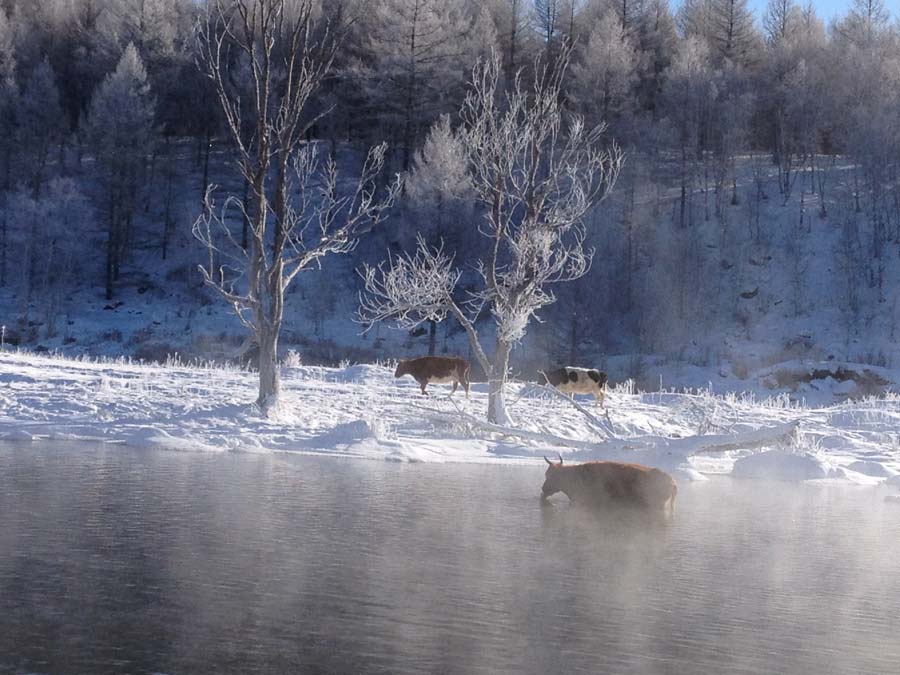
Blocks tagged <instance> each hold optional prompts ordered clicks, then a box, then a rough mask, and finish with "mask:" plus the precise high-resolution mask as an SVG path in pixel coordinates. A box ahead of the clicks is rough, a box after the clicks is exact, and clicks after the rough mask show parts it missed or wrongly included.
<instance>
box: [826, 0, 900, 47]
mask: <svg viewBox="0 0 900 675" xmlns="http://www.w3.org/2000/svg"><path fill="white" fill-rule="evenodd" d="M890 18H891V17H890V14H889V13H888V11H887V9H886V8H885V5H884V0H853V2H852V7H851V9H850V11H849V12H848V13H847V15H846V16H845V17H843V18H841V19H838V20H837V21H836V22H835V23H834V34H835V35H836V36H837V37H839V38H840V39H841V40H844V41H847V42H849V43H850V44H853V45H855V46H856V47H868V46H871V45H872V44H874V43H875V42H876V41H877V40H878V39H879V38H880V37H882V36H883V35H884V34H885V32H886V30H887V27H888V23H889V22H890Z"/></svg>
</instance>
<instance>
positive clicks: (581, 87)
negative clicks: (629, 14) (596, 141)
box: [569, 11, 639, 130]
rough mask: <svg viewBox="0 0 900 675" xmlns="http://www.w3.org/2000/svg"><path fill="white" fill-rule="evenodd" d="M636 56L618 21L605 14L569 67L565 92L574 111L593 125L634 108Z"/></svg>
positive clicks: (610, 121) (613, 123)
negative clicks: (572, 102) (567, 89)
mask: <svg viewBox="0 0 900 675" xmlns="http://www.w3.org/2000/svg"><path fill="white" fill-rule="evenodd" d="M638 66H639V57H638V54H637V50H636V49H635V47H634V44H633V43H632V41H631V38H629V37H628V35H627V34H626V32H625V28H624V27H623V25H622V21H621V18H620V17H619V16H618V14H616V13H615V12H613V11H608V12H607V13H606V14H604V15H603V17H602V18H601V19H600V22H599V23H598V24H597V26H596V27H595V28H594V30H593V31H592V32H591V35H590V38H589V39H588V41H587V44H586V45H585V46H584V48H583V49H582V50H580V53H579V55H578V58H577V60H576V61H575V63H574V64H573V65H572V75H571V79H572V81H571V84H570V85H569V91H570V93H571V95H572V98H573V99H574V100H575V102H576V104H577V106H578V108H577V109H578V111H579V112H580V113H581V114H583V115H584V116H585V118H586V119H587V120H588V121H589V122H590V123H593V124H596V123H598V122H599V121H601V120H603V121H605V122H607V123H608V124H610V125H611V127H612V128H613V130H615V129H617V128H618V126H617V122H618V121H619V120H620V118H621V117H622V116H625V115H627V114H628V113H629V112H630V111H631V110H632V108H633V106H634V88H635V85H636V84H637V81H638Z"/></svg>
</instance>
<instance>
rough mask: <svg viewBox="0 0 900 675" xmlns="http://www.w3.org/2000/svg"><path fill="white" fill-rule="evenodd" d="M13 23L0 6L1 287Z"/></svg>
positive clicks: (14, 100) (14, 90)
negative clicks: (11, 23)
mask: <svg viewBox="0 0 900 675" xmlns="http://www.w3.org/2000/svg"><path fill="white" fill-rule="evenodd" d="M13 38H14V36H13V30H12V26H11V25H10V23H9V20H8V19H7V16H6V13H5V12H4V11H3V9H2V8H0V288H2V287H3V286H6V281H7V264H6V263H7V244H8V241H9V239H8V237H9V213H8V211H9V209H8V208H7V203H6V202H7V197H8V193H9V191H10V189H11V188H12V175H13V169H12V164H13V150H14V148H15V145H16V144H15V132H16V110H17V108H18V98H19V90H18V87H17V86H16V79H15V75H16V54H15V46H14V43H13Z"/></svg>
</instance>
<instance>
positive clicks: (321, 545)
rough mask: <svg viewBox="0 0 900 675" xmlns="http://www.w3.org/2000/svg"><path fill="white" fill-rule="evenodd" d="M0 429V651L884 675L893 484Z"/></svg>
mask: <svg viewBox="0 0 900 675" xmlns="http://www.w3.org/2000/svg"><path fill="white" fill-rule="evenodd" d="M542 480H543V472H542V471H541V470H540V469H537V468H533V467H528V468H525V467H493V466H483V465H397V464H384V463H379V462H362V461H346V460H333V459H331V460H324V459H315V458H299V457H282V456H272V455H266V456H249V455H224V456H222V455H216V456H208V455H203V454H179V453H165V452H146V451H143V452H142V451H133V450H129V449H126V448H115V449H114V450H112V451H107V450H104V449H102V448H87V449H86V448H85V447H83V446H77V447H71V448H63V447H62V446H61V445H59V444H55V445H53V446H48V447H47V448H43V449H42V448H37V447H31V446H29V447H27V448H15V447H11V446H8V445H5V446H4V445H0V670H3V669H4V668H9V667H12V668H13V669H21V668H27V669H32V670H37V671H58V670H66V671H69V670H76V669H77V670H91V669H93V670H104V669H106V670H132V671H138V670H155V671H164V672H190V671H197V670H222V669H231V670H240V671H242V672H253V671H263V670H265V671H270V672H271V671H281V672H285V671H297V670H300V669H303V668H306V669H312V668H316V669H320V670H323V671H328V672H351V671H361V670H364V671H368V672H373V671H374V672H391V673H403V672H436V671H453V672H476V673H477V672H491V673H495V672H526V673H547V672H592V673H596V672H640V673H654V672H660V673H663V672H666V673H670V672H691V673H749V672H816V673H832V672H834V673H837V672H854V673H856V672H870V673H872V672H874V673H879V672H884V673H888V672H896V664H897V663H898V662H900V643H898V641H897V640H896V632H895V619H896V616H897V612H898V609H900V597H898V594H897V593H896V590H895V589H896V578H895V574H896V571H897V567H896V565H897V562H896V561H897V560H900V536H898V535H900V510H898V508H897V506H896V505H893V504H889V503H885V502H884V500H883V496H884V492H885V489H883V488H882V489H875V488H857V489H853V488H846V487H844V488H834V487H831V488H828V487H821V486H804V485H796V484H771V483H765V482H757V481H746V482H739V481H731V480H725V479H723V480H714V481H711V482H710V483H705V484H683V485H681V486H679V497H678V506H677V511H676V517H675V521H674V523H672V524H671V525H670V526H661V525H659V524H654V523H652V522H648V521H646V520H644V519H642V518H641V517H640V516H636V515H623V514H619V515H617V516H615V517H606V516H604V515H602V514H601V515H598V514H596V513H591V512H586V511H579V510H576V509H570V508H568V506H567V504H566V502H565V499H559V500H557V499H554V501H553V504H552V505H551V506H550V507H545V508H542V507H541V506H540V503H539V491H540V485H541V482H542Z"/></svg>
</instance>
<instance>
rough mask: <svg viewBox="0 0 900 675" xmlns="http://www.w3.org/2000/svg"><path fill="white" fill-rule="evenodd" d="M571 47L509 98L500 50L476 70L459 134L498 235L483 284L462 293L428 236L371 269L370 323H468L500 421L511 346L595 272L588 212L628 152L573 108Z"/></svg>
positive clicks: (492, 235) (456, 275)
mask: <svg viewBox="0 0 900 675" xmlns="http://www.w3.org/2000/svg"><path fill="white" fill-rule="evenodd" d="M567 57H568V54H567V53H564V54H562V55H561V58H560V59H558V60H557V61H556V62H555V64H554V65H553V66H552V67H543V68H541V67H538V68H537V77H536V79H535V84H534V86H533V89H532V90H531V91H528V90H526V89H525V88H524V87H523V85H522V83H521V80H520V79H517V80H516V82H515V83H514V85H513V87H512V90H511V91H510V93H508V94H507V95H505V97H501V95H500V88H501V86H500V83H501V74H500V73H501V68H500V60H499V58H498V57H497V56H496V55H495V56H494V58H492V59H490V60H488V61H486V62H483V63H480V64H479V65H478V66H476V68H475V70H474V71H473V77H472V85H471V88H470V91H469V94H468V96H467V97H466V101H465V103H464V104H463V107H462V110H461V111H460V118H461V120H462V125H461V127H460V128H459V129H458V130H457V133H458V134H459V135H460V139H461V141H462V147H464V148H465V149H466V153H467V156H468V163H469V173H470V176H471V182H472V189H473V191H474V193H475V200H476V202H477V203H478V204H479V205H480V206H481V210H482V212H483V217H484V220H483V222H482V223H481V224H480V225H479V226H478V231H479V232H480V233H481V234H482V235H483V236H484V238H485V239H486V246H485V247H484V249H485V253H484V255H483V256H482V257H481V259H480V260H479V261H478V264H477V272H478V275H479V277H480V278H481V283H480V284H479V287H478V288H476V289H472V290H468V291H466V292H465V295H464V297H462V298H460V297H459V296H458V294H457V292H456V289H457V285H458V282H459V280H460V277H461V274H462V272H461V271H460V270H458V269H457V268H456V267H455V266H454V264H453V260H452V258H450V257H449V256H447V255H445V254H444V253H443V252H442V251H441V250H440V249H437V250H434V249H430V248H429V247H428V246H427V245H426V244H425V242H424V240H420V243H419V247H418V250H417V251H416V252H415V253H414V254H406V255H403V256H400V257H399V258H395V259H393V260H391V261H389V262H388V263H387V264H383V265H381V266H379V267H377V268H373V267H368V266H367V267H365V268H364V270H363V272H362V274H363V277H364V279H365V284H366V287H365V292H364V294H362V296H361V298H360V300H361V307H360V319H361V320H362V321H363V322H364V323H366V324H368V325H369V326H371V325H373V324H374V323H376V322H378V321H381V320H383V319H388V318H393V319H395V320H397V321H398V322H399V323H400V325H401V326H404V327H407V328H411V327H414V326H416V325H418V324H420V323H422V322H423V321H428V320H441V319H443V318H444V317H445V316H446V315H447V314H452V315H453V316H454V317H455V318H456V319H457V320H458V321H459V322H460V324H462V326H463V328H464V329H465V330H466V333H467V335H468V337H469V342H470V345H471V348H472V352H473V353H474V354H475V357H476V358H477V359H478V362H479V364H480V365H481V367H482V368H483V369H484V371H485V373H487V376H488V381H489V398H488V413H487V414H488V420H490V421H491V422H495V423H503V424H506V423H508V421H509V420H508V416H507V413H506V408H505V404H504V398H503V386H504V384H505V382H506V379H507V374H508V366H509V355H510V352H511V350H512V348H513V346H514V345H515V344H517V343H518V342H519V341H520V340H521V339H522V338H523V337H524V336H525V332H526V330H527V328H528V324H529V322H530V321H531V319H532V318H533V317H534V315H535V313H536V312H537V311H539V310H540V309H541V308H542V307H545V306H547V305H549V304H551V303H553V302H554V301H555V299H556V298H555V296H554V294H553V293H552V291H551V288H550V287H551V286H552V284H554V283H559V282H565V281H571V280H574V279H578V278H579V277H581V276H583V275H584V274H585V272H587V270H588V268H589V266H590V263H591V257H592V255H593V251H591V250H589V249H588V248H587V246H586V245H585V237H586V231H585V226H584V223H583V218H584V216H585V215H586V214H587V213H588V212H589V211H590V210H591V209H592V208H593V207H594V206H595V205H596V204H598V203H599V202H600V201H601V200H603V199H604V198H605V197H606V195H607V194H608V193H609V191H610V189H611V188H612V186H613V184H614V183H615V180H616V177H617V176H618V173H619V168H620V166H621V163H622V159H623V156H622V153H621V151H620V150H619V148H618V146H616V145H615V144H612V145H611V147H610V148H609V149H603V148H600V147H599V141H600V137H601V135H602V133H603V131H604V127H603V126H602V125H601V126H599V127H596V128H593V129H588V128H586V127H585V126H584V123H583V120H582V119H581V118H580V117H567V116H566V115H564V113H563V109H562V105H561V103H560V100H561V96H560V90H561V83H562V79H563V75H564V73H565V69H566V64H567V60H568V59H567ZM484 308H487V309H488V310H489V311H490V314H491V316H492V317H493V319H494V340H495V345H494V349H493V354H492V357H490V358H489V356H488V353H489V352H488V350H486V349H485V348H484V346H483V343H482V339H481V338H480V337H479V335H478V331H477V328H476V319H477V318H478V316H479V314H480V313H481V311H482V310H483V309H484Z"/></svg>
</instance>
